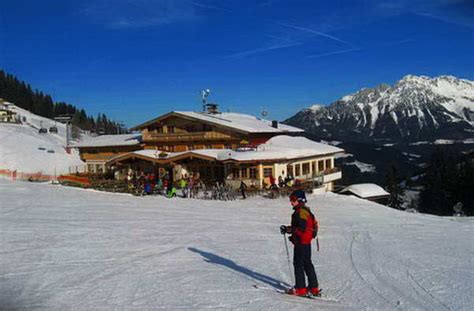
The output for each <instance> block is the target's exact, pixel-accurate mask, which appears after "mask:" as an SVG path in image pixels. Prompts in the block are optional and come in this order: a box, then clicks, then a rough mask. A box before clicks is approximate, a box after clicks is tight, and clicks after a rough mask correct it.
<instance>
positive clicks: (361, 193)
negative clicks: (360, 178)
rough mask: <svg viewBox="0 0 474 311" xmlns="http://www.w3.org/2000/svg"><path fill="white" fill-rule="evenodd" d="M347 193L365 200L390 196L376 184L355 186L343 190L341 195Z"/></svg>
mask: <svg viewBox="0 0 474 311" xmlns="http://www.w3.org/2000/svg"><path fill="white" fill-rule="evenodd" d="M346 192H350V193H353V194H355V195H356V196H358V197H360V198H364V199H366V198H373V197H380V196H386V195H389V193H388V192H387V191H385V190H384V189H383V188H382V187H380V186H378V185H376V184H354V185H350V186H348V187H346V188H344V189H342V190H341V192H340V193H346Z"/></svg>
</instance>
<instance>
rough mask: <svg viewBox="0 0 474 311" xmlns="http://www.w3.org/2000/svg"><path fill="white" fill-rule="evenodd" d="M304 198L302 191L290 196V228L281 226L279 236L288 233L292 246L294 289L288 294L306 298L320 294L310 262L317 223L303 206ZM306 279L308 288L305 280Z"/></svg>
mask: <svg viewBox="0 0 474 311" xmlns="http://www.w3.org/2000/svg"><path fill="white" fill-rule="evenodd" d="M305 202H306V196H305V194H304V191H302V190H299V191H294V192H293V193H292V194H291V195H290V204H291V206H293V214H292V215H291V226H284V225H283V226H281V227H280V232H281V234H286V233H289V234H291V236H290V237H289V240H290V241H291V243H293V245H294V249H293V266H294V269H295V283H296V284H295V287H294V289H291V291H290V292H289V294H292V295H297V296H307V295H308V294H310V295H314V296H318V295H319V294H320V290H319V285H318V278H317V276H316V272H315V271H314V266H313V263H312V262H311V240H312V239H314V238H315V237H316V235H317V234H318V227H319V226H318V221H317V220H316V218H315V217H314V215H313V213H311V211H310V209H309V208H308V207H307V206H306V205H305ZM305 275H306V276H307V277H308V283H309V284H308V287H306V278H305Z"/></svg>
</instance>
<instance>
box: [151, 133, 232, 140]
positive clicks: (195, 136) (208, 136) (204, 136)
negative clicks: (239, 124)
mask: <svg viewBox="0 0 474 311" xmlns="http://www.w3.org/2000/svg"><path fill="white" fill-rule="evenodd" d="M226 138H232V136H230V135H227V134H223V133H218V132H194V133H167V134H163V133H148V134H145V135H144V136H143V139H144V140H145V141H155V142H171V141H198V140H213V139H215V140H219V139H226Z"/></svg>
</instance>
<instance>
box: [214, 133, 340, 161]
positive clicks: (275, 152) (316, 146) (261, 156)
mask: <svg viewBox="0 0 474 311" xmlns="http://www.w3.org/2000/svg"><path fill="white" fill-rule="evenodd" d="M339 152H344V150H343V149H341V148H338V147H334V146H330V145H326V144H322V143H317V142H315V141H312V140H310V139H308V138H306V137H292V136H287V135H278V136H275V137H272V138H270V139H269V140H268V141H267V142H266V143H265V144H262V145H260V146H258V148H257V150H255V151H243V152H242V151H235V150H230V151H229V152H227V153H226V154H221V155H220V158H219V160H222V161H225V160H236V161H252V160H267V159H286V160H293V159H298V158H304V157H311V156H320V155H325V154H335V153H339Z"/></svg>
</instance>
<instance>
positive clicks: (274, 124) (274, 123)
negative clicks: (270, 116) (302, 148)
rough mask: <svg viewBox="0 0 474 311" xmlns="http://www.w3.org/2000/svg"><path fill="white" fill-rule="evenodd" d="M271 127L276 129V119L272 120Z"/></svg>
mask: <svg viewBox="0 0 474 311" xmlns="http://www.w3.org/2000/svg"><path fill="white" fill-rule="evenodd" d="M272 127H274V128H276V129H277V128H278V121H277V120H273V121H272Z"/></svg>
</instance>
